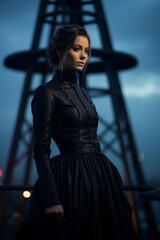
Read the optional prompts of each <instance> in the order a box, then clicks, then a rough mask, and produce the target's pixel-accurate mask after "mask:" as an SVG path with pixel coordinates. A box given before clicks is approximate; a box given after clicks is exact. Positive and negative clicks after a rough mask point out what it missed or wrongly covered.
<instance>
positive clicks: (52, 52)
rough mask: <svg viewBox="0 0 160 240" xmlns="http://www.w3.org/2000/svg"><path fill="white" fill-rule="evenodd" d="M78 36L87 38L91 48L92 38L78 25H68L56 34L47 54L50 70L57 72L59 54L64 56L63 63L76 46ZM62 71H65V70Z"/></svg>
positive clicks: (59, 29)
mask: <svg viewBox="0 0 160 240" xmlns="http://www.w3.org/2000/svg"><path fill="white" fill-rule="evenodd" d="M77 36H84V37H86V38H87V39H88V42H89V48H90V37H89V35H88V33H87V31H86V30H85V29H84V28H83V27H80V26H79V25H77V24H68V25H64V26H61V27H59V28H58V30H57V31H56V32H55V34H54V36H53V37H52V39H51V41H50V43H49V47H48V52H47V53H48V58H49V64H50V68H51V69H52V70H55V69H56V67H57V65H58V64H59V56H58V52H62V53H63V54H62V55H63V56H62V63H63V62H64V60H65V58H66V55H67V53H68V50H69V49H70V48H71V47H72V45H73V44H74V41H75V39H76V37H77ZM89 58H90V52H89ZM86 66H87V64H86ZM86 66H85V68H86ZM61 70H62V71H63V69H61ZM84 70H85V69H84Z"/></svg>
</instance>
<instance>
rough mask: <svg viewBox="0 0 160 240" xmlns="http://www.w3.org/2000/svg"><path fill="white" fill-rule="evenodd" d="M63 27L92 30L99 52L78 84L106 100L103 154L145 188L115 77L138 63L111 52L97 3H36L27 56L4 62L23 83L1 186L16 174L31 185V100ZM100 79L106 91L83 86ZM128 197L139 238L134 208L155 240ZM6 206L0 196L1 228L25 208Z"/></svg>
mask: <svg viewBox="0 0 160 240" xmlns="http://www.w3.org/2000/svg"><path fill="white" fill-rule="evenodd" d="M68 23H77V24H79V25H81V26H84V27H86V28H87V30H88V32H89V33H90V31H91V30H90V29H93V27H94V29H96V31H97V33H98V34H99V38H100V41H101V46H100V47H99V48H93V49H92V57H93V60H92V61H91V63H90V64H89V66H88V69H87V70H86V74H85V78H83V79H82V78H80V83H81V85H83V86H84V87H85V88H86V89H87V90H88V91H89V93H90V95H91V97H93V98H94V97H103V96H105V97H107V98H108V99H109V103H110V108H111V109H112V120H111V121H110V122H108V120H107V116H101V114H99V119H100V124H101V131H100V133H99V140H100V142H101V146H102V150H103V152H112V154H113V155H115V156H116V158H117V159H118V160H119V161H121V163H122V165H123V169H124V174H125V181H126V182H125V183H126V185H132V184H136V185H144V184H145V180H144V177H143V172H142V169H141V166H140V163H139V159H138V152H137V148H136V144H135V140H134V137H133V133H132V129H131V125H130V121H129V117H128V114H127V109H126V106H125V101H124V98H123V94H122V90H121V86H120V81H119V77H118V72H119V71H123V70H126V69H129V68H132V67H135V66H136V65H137V59H136V58H135V57H133V56H131V55H129V54H126V53H122V52H117V51H114V49H113V47H112V43H111V39H110V34H109V29H108V26H107V20H106V16H105V14H104V11H103V6H102V3H101V1H100V0H86V1H85V0H59V1H58V0H57V1H56V0H55V1H52V0H48V1H47V0H41V2H40V7H39V11H38V17H37V22H36V26H35V31H34V36H33V41H32V46H31V48H30V49H29V50H28V51H24V52H20V53H16V54H12V55H10V56H8V57H7V58H6V59H5V65H6V66H7V67H10V68H13V69H17V70H23V71H24V72H25V80H24V87H23V92H22V98H21V102H20V106H19V111H18V116H17V121H16V126H15V131H14V134H13V140H12V144H11V149H10V153H9V157H8V165H7V168H6V173H5V177H4V182H3V184H4V185H11V184H12V183H13V182H14V181H16V180H15V176H16V174H17V172H18V171H19V169H21V174H19V179H20V180H19V182H20V184H21V185H22V186H26V185H29V184H31V172H32V168H33V166H32V164H33V159H32V119H31V115H30V100H31V98H32V95H33V91H34V89H35V86H34V83H35V82H37V76H38V79H39V84H42V83H45V82H46V81H48V78H49V76H50V74H49V72H48V62H47V56H46V48H47V46H48V43H49V40H50V38H51V36H52V35H53V33H54V31H55V30H56V28H57V27H59V26H60V25H63V24H68ZM94 31H95V30H94ZM44 32H47V34H46V33H45V34H46V35H45V36H43V34H44ZM92 32H93V31H92ZM42 37H43V43H42V41H41V40H42ZM44 37H45V38H44ZM91 40H92V39H91ZM93 41H94V40H92V42H93ZM42 45H43V46H45V47H42ZM92 74H93V76H92ZM99 74H103V75H104V76H105V77H106V82H107V87H101V88H100V87H92V86H90V84H89V80H88V79H89V78H90V76H92V78H95V77H94V76H95V75H96V76H98V75H99ZM39 84H38V85H39ZM108 136H110V137H108ZM128 197H129V199H130V202H131V205H132V207H133V208H134V209H135V211H134V212H135V222H136V226H137V228H138V230H139V231H140V232H141V231H142V230H143V229H141V221H142V219H140V217H139V215H138V210H139V209H138V208H140V211H141V213H143V218H144V219H145V221H146V225H147V231H148V235H149V236H152V237H154V238H153V239H156V232H157V230H156V224H155V219H154V215H153V212H152V209H151V206H150V205H149V203H148V202H145V201H144V200H142V199H141V200H140V204H139V206H138V207H137V204H135V196H134V194H132V193H130V194H129V195H128ZM9 205H11V192H10V191H6V192H4V193H3V194H2V195H1V205H0V208H1V212H0V221H1V226H4V225H5V224H6V222H7V220H8V218H9V217H11V218H13V214H11V212H12V213H13V212H18V213H19V212H21V211H22V209H23V208H24V205H25V202H24V200H23V198H22V197H21V195H19V197H18V201H17V204H16V205H15V206H11V208H9ZM8 209H10V210H8ZM15 209H16V210H15ZM8 211H9V212H8ZM14 217H15V215H14ZM21 217H22V216H21V214H18V215H16V217H15V218H16V219H17V220H16V222H18V221H19V222H20V221H21ZM15 225H16V224H15Z"/></svg>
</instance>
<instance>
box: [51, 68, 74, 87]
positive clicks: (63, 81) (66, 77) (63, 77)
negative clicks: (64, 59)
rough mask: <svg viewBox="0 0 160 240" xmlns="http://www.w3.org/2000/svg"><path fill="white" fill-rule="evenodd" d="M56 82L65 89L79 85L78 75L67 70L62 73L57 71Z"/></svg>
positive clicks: (54, 77)
mask: <svg viewBox="0 0 160 240" xmlns="http://www.w3.org/2000/svg"><path fill="white" fill-rule="evenodd" d="M53 79H54V81H56V82H57V83H59V84H60V85H62V86H63V87H65V86H66V87H67V86H77V83H78V73H77V72H69V71H67V70H63V71H61V70H60V69H57V70H56V71H55V73H54V76H53Z"/></svg>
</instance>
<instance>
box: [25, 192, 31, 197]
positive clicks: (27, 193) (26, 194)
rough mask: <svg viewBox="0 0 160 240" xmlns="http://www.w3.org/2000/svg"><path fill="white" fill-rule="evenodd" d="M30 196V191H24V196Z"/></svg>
mask: <svg viewBox="0 0 160 240" xmlns="http://www.w3.org/2000/svg"><path fill="white" fill-rule="evenodd" d="M30 196H31V193H30V192H29V191H24V192H23V197H25V198H30Z"/></svg>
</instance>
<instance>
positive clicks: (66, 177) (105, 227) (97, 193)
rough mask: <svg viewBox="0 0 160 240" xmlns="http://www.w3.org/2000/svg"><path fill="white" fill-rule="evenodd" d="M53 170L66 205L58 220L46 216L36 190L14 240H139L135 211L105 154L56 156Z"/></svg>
mask: <svg viewBox="0 0 160 240" xmlns="http://www.w3.org/2000/svg"><path fill="white" fill-rule="evenodd" d="M51 166H52V171H53V173H54V178H55V183H56V186H57V190H58V192H59V196H60V199H61V202H62V205H63V207H64V217H63V219H62V220H61V221H59V222H57V221H56V220H55V219H53V218H51V217H48V216H46V214H45V213H44V211H42V208H41V201H39V199H38V198H37V195H36V194H34V192H36V191H37V189H38V188H39V184H38V182H37V183H36V185H35V190H34V191H33V194H32V199H31V206H30V209H29V212H28V214H27V216H26V217H25V219H24V221H23V223H22V225H21V227H20V228H19V230H18V232H17V235H16V237H15V238H14V239H15V240H19V239H23V240H25V239H26V240H32V239H33V240H36V239H37V240H122V239H123V240H137V239H138V237H137V235H136V234H135V232H134V230H133V227H132V210H131V207H130V205H129V203H128V201H127V199H126V196H125V194H124V192H123V189H122V180H121V177H120V174H119V172H118V170H117V168H116V167H115V166H114V164H113V163H112V162H111V161H110V160H109V159H108V158H107V157H106V156H105V155H104V154H102V153H81V154H76V155H70V156H61V155H58V156H55V157H53V158H52V159H51ZM40 198H41V196H40Z"/></svg>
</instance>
